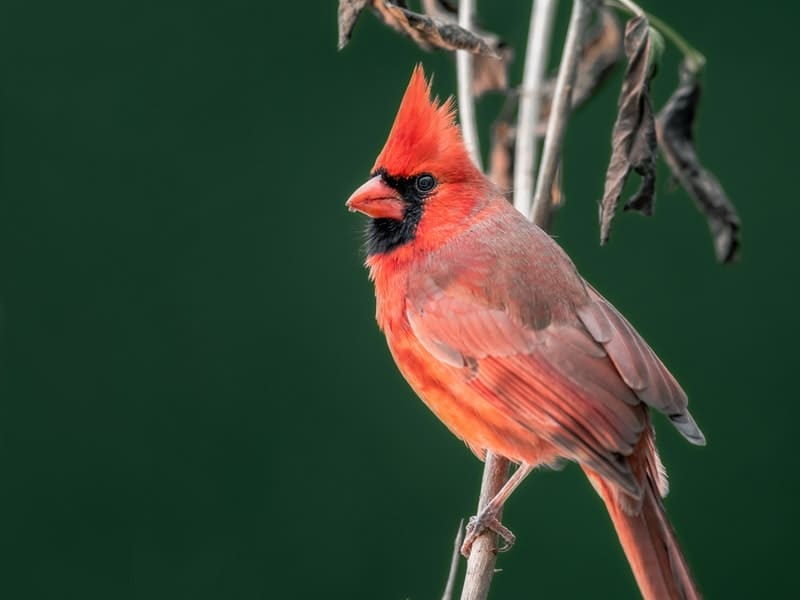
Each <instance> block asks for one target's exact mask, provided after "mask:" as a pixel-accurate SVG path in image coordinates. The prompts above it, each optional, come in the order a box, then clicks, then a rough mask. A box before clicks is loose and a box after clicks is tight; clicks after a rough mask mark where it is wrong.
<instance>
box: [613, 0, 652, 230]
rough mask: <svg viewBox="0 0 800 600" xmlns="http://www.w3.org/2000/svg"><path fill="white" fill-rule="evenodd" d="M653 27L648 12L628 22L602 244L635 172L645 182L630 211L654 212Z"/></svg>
mask: <svg viewBox="0 0 800 600" xmlns="http://www.w3.org/2000/svg"><path fill="white" fill-rule="evenodd" d="M650 53H651V43H650V28H649V26H648V23H647V19H646V18H645V17H644V16H638V17H634V18H632V19H631V20H630V21H628V23H627V24H626V26H625V55H626V56H627V57H628V67H627V69H626V70H625V79H624V80H623V82H622V91H621V92H620V98H619V106H618V112H617V119H616V121H615V122H614V128H613V130H612V133H611V160H610V162H609V165H608V171H607V172H606V183H605V190H604V191H603V200H602V202H601V204H600V243H601V244H604V243H605V242H607V241H608V236H609V230H610V228H611V220H612V219H613V218H614V212H615V210H616V207H617V203H618V202H619V197H620V195H621V194H622V188H623V186H624V185H625V180H626V179H627V178H628V175H629V174H630V172H631V171H632V170H633V171H636V173H638V174H639V175H640V176H641V177H642V183H641V185H640V187H639V189H638V190H637V192H636V193H635V194H634V196H633V197H632V198H631V199H630V200H628V202H627V203H626V204H625V210H636V211H639V212H641V213H644V214H646V215H651V214H652V213H653V202H654V196H655V177H656V174H655V162H656V154H657V142H656V128H655V119H654V117H653V107H652V105H651V103H650V79H651V78H652V75H653V70H652V64H651V62H650Z"/></svg>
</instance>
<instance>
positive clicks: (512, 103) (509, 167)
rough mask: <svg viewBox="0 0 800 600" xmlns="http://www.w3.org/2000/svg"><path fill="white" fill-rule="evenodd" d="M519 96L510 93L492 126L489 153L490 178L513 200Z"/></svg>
mask: <svg viewBox="0 0 800 600" xmlns="http://www.w3.org/2000/svg"><path fill="white" fill-rule="evenodd" d="M518 102H519V96H518V95H517V94H508V95H507V96H506V101H505V104H503V108H502V109H501V110H500V114H499V115H498V117H497V120H496V121H495V122H494V125H493V126H492V151H491V153H490V154H489V179H491V180H492V181H493V182H494V183H495V185H496V186H497V187H498V188H500V190H501V191H503V192H504V193H505V194H506V195H507V197H508V199H509V200H510V201H513V198H512V197H511V195H512V189H513V186H514V146H515V144H516V142H517V129H516V127H515V126H514V123H515V118H514V114H515V112H516V110H517V104H518Z"/></svg>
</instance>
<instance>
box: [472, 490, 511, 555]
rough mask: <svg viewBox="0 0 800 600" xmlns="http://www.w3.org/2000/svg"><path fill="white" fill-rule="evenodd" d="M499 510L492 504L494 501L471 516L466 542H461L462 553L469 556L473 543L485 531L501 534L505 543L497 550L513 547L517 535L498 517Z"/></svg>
mask: <svg viewBox="0 0 800 600" xmlns="http://www.w3.org/2000/svg"><path fill="white" fill-rule="evenodd" d="M498 512H499V510H498V509H497V508H495V507H494V506H492V503H489V505H487V506H486V508H484V509H483V510H482V511H481V512H480V513H479V514H478V515H477V516H474V517H470V519H469V522H468V523H467V530H466V534H465V536H464V543H463V544H461V554H462V555H463V556H465V557H467V558H469V555H470V553H471V552H472V545H473V544H474V543H475V540H477V539H478V537H479V536H480V535H481V534H483V533H484V532H485V531H493V532H494V533H496V534H497V535H499V536H500V537H501V538H502V540H503V545H502V546H500V547H499V548H498V549H497V551H498V552H505V551H506V550H509V549H511V546H513V545H514V542H515V541H516V539H517V538H516V536H515V535H514V534H513V533H511V530H510V529H508V528H507V527H505V526H504V525H503V524H502V523H501V522H500V519H498V518H497V513H498Z"/></svg>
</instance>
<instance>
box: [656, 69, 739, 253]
mask: <svg viewBox="0 0 800 600" xmlns="http://www.w3.org/2000/svg"><path fill="white" fill-rule="evenodd" d="M700 93H701V90H700V84H699V82H698V80H697V75H696V74H695V73H694V72H693V71H692V70H691V69H690V68H689V66H688V65H687V64H686V63H684V64H682V65H681V69H680V85H679V86H678V89H676V90H675V92H674V93H673V94H672V96H671V97H670V99H669V100H668V101H667V103H666V105H665V106H664V108H663V109H661V112H660V113H659V114H658V118H657V120H656V132H657V133H658V142H659V145H660V146H661V150H662V152H663V154H664V159H665V160H666V161H667V164H668V165H669V168H670V170H671V171H672V175H673V177H674V178H675V179H676V180H677V181H678V182H679V183H680V184H681V185H682V186H683V187H684V189H686V191H687V192H688V193H689V195H690V196H691V197H692V198H693V199H694V201H695V204H697V207H698V208H699V209H700V211H701V212H702V213H704V214H705V215H706V218H707V219H708V227H709V229H710V230H711V235H712V237H713V239H714V250H715V252H716V256H717V260H719V261H720V262H723V263H727V262H730V261H732V260H733V259H734V258H735V257H736V253H737V251H738V249H739V225H740V221H739V215H738V214H737V213H736V209H735V208H734V206H733V204H731V201H730V200H729V199H728V196H727V195H726V194H725V190H723V189H722V185H720V183H719V181H718V180H717V178H716V177H715V176H714V174H713V173H711V171H709V170H707V169H705V168H704V167H703V165H702V164H700V159H699V158H698V156H697V150H696V149H695V146H694V136H693V133H692V127H693V125H694V119H695V115H696V113H697V105H698V103H699V101H700Z"/></svg>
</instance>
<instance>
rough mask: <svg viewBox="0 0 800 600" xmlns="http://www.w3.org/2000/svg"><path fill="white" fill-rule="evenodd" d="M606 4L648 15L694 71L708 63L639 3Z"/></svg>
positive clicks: (610, 0) (625, 0) (624, 0)
mask: <svg viewBox="0 0 800 600" xmlns="http://www.w3.org/2000/svg"><path fill="white" fill-rule="evenodd" d="M605 4H606V5H607V6H613V7H614V8H621V9H623V10H625V11H627V12H629V13H631V14H632V15H634V16H637V17H641V16H644V17H646V18H647V20H648V21H649V23H650V25H652V26H653V27H655V28H656V29H658V30H659V31H660V32H661V33H662V34H664V36H665V37H667V38H669V40H670V41H671V42H672V43H673V44H675V46H677V47H678V50H680V51H681V52H682V53H683V56H684V57H685V58H686V60H687V61H688V62H687V66H688V67H689V70H690V71H691V72H692V73H699V72H700V71H702V70H703V67H704V66H705V64H706V57H705V56H703V54H702V52H700V51H699V50H697V48H695V47H694V46H692V45H691V44H690V43H689V42H688V41H686V38H685V37H683V36H682V35H681V34H680V33H678V32H677V31H675V30H674V29H673V28H672V27H671V26H670V25H669V24H667V23H666V22H665V21H662V20H661V19H659V18H658V17H657V16H655V15H654V14H653V13H649V12H647V11H645V10H642V8H641V7H640V6H639V5H637V4H636V3H635V2H632V1H631V0H606V2H605Z"/></svg>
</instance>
